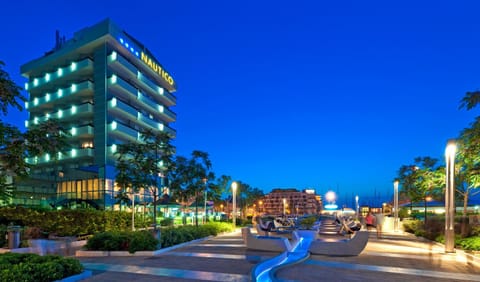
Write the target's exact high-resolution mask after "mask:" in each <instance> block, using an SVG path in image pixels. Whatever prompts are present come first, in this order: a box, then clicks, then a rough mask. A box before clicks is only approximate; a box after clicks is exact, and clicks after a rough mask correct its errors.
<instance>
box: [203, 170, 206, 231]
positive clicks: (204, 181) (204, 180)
mask: <svg viewBox="0 0 480 282" xmlns="http://www.w3.org/2000/svg"><path fill="white" fill-rule="evenodd" d="M203 183H205V193H204V212H205V223H207V178H204V179H203Z"/></svg>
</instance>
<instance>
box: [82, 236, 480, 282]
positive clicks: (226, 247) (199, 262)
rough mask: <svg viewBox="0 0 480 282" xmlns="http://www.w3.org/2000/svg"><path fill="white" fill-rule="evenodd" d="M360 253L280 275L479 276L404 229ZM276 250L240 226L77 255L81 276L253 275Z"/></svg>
mask: <svg viewBox="0 0 480 282" xmlns="http://www.w3.org/2000/svg"><path fill="white" fill-rule="evenodd" d="M370 235H371V236H370V241H369V243H368V245H367V247H366V249H365V250H364V252H363V253H362V254H361V255H360V256H357V257H326V256H311V257H310V258H309V259H308V260H306V261H304V262H303V263H300V264H297V265H293V266H290V267H286V268H283V269H280V270H279V271H277V273H276V278H277V279H278V281H318V280H331V281H480V264H478V263H477V262H476V261H473V260H472V259H471V258H468V257H466V256H465V255H463V253H462V252H457V253H456V254H445V253H444V249H443V247H442V246H441V245H437V244H435V243H431V242H429V241H424V240H420V239H417V238H415V237H414V236H411V235H406V234H393V233H391V234H386V236H385V237H384V238H383V239H376V237H375V236H373V235H374V234H373V233H372V234H370ZM275 255H277V253H272V252H261V251H251V250H247V249H246V248H245V246H244V245H243V244H242V240H241V235H240V233H239V232H237V233H234V234H228V235H222V236H218V237H216V238H213V239H210V240H207V241H204V242H201V243H197V244H191V245H187V246H184V247H182V248H178V249H174V250H172V251H169V252H166V253H163V254H161V255H159V256H155V257H100V258H98V257H97V258H79V259H80V260H81V261H82V263H83V264H84V266H85V267H86V269H89V270H92V271H93V276H92V277H90V278H88V279H86V280H83V281H115V282H118V281H129V280H131V281H135V282H143V281H159V280H160V281H251V277H250V272H251V270H252V269H253V267H254V266H255V265H256V264H257V263H259V262H260V261H262V260H265V259H268V258H271V257H273V256H275Z"/></svg>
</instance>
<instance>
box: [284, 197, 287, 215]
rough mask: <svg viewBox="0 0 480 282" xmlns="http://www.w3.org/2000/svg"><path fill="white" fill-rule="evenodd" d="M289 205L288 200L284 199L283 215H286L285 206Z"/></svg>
mask: <svg viewBox="0 0 480 282" xmlns="http://www.w3.org/2000/svg"><path fill="white" fill-rule="evenodd" d="M286 204H287V199H285V198H283V215H285V205H286Z"/></svg>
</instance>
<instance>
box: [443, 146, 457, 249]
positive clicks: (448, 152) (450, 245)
mask: <svg viewBox="0 0 480 282" xmlns="http://www.w3.org/2000/svg"><path fill="white" fill-rule="evenodd" d="M456 150H457V145H456V142H455V140H453V139H451V140H448V143H447V147H446V149H445V163H446V170H445V180H446V181H445V182H446V184H447V185H446V188H445V252H446V253H453V252H455V250H454V246H455V230H454V219H455V153H456Z"/></svg>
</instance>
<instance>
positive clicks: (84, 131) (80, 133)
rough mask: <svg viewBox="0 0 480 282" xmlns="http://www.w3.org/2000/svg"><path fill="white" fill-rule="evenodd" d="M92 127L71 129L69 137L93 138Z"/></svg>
mask: <svg viewBox="0 0 480 282" xmlns="http://www.w3.org/2000/svg"><path fill="white" fill-rule="evenodd" d="M93 130H94V128H93V126H91V125H86V126H82V127H72V128H71V129H70V134H71V137H73V138H92V137H93Z"/></svg>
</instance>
